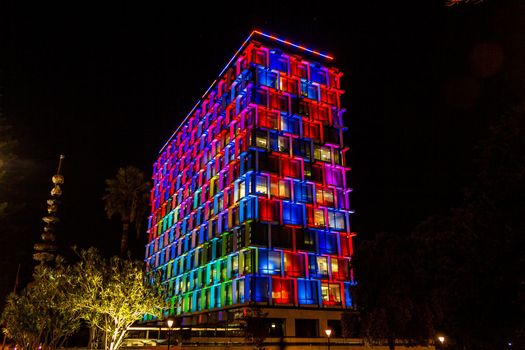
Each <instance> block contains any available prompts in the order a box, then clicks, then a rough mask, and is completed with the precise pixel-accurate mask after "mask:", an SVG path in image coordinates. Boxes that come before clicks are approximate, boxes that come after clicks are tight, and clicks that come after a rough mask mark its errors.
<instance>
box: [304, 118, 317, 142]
mask: <svg viewBox="0 0 525 350" xmlns="http://www.w3.org/2000/svg"><path fill="white" fill-rule="evenodd" d="M303 130H304V131H303V132H304V137H306V138H310V139H314V140H319V138H320V134H321V126H320V125H319V124H318V123H310V122H307V121H304V128H303Z"/></svg>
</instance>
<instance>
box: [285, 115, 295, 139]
mask: <svg viewBox="0 0 525 350" xmlns="http://www.w3.org/2000/svg"><path fill="white" fill-rule="evenodd" d="M281 130H282V131H284V132H287V133H290V134H295V135H299V120H298V119H297V118H294V117H291V116H286V115H284V116H283V115H281Z"/></svg>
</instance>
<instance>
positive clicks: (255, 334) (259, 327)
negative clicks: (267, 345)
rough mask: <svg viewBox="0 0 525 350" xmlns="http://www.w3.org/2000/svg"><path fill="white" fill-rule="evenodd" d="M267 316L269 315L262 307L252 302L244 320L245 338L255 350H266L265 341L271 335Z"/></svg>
mask: <svg viewBox="0 0 525 350" xmlns="http://www.w3.org/2000/svg"><path fill="white" fill-rule="evenodd" d="M267 316H268V313H267V312H264V311H263V309H262V308H261V306H260V305H258V304H257V303H253V302H252V303H250V305H249V307H248V308H247V309H246V315H244V317H243V318H242V322H243V325H244V338H245V339H246V341H247V342H248V344H251V345H252V346H253V348H254V349H255V350H264V341H265V340H266V338H268V335H269V334H270V330H269V328H268V321H267Z"/></svg>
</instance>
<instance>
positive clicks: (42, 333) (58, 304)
mask: <svg viewBox="0 0 525 350" xmlns="http://www.w3.org/2000/svg"><path fill="white" fill-rule="evenodd" d="M69 283H70V275H69V272H68V268H67V267H66V266H65V265H64V263H63V261H62V259H61V258H60V257H58V258H57V260H56V266H55V267H54V268H51V267H48V266H45V265H39V266H37V267H36V268H35V272H34V274H33V281H32V282H31V283H30V284H29V285H28V286H27V287H26V288H25V289H24V290H23V291H22V292H21V293H20V294H15V293H11V294H10V295H9V296H8V298H7V301H6V305H5V308H4V312H3V314H2V323H4V324H5V328H4V332H5V334H6V335H7V336H8V337H10V338H12V339H13V340H14V341H15V342H16V343H17V344H18V345H19V346H20V347H22V348H24V349H27V350H33V349H37V348H39V347H41V348H42V349H49V350H51V349H56V348H58V347H61V346H62V345H63V344H64V342H65V341H66V340H67V338H68V337H70V336H71V335H72V334H74V333H75V332H76V331H77V330H78V329H79V327H80V319H79V315H78V314H77V313H76V312H75V311H74V310H72V309H70V308H69V295H68V286H69Z"/></svg>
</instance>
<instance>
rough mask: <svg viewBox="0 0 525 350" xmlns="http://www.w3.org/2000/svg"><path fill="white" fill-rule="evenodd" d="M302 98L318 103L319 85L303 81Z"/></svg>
mask: <svg viewBox="0 0 525 350" xmlns="http://www.w3.org/2000/svg"><path fill="white" fill-rule="evenodd" d="M301 96H303V97H307V98H309V99H311V100H316V101H318V100H319V85H315V84H312V83H309V82H307V81H304V80H301Z"/></svg>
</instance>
